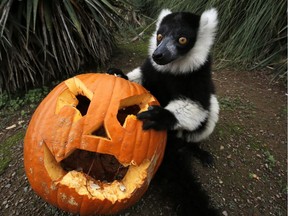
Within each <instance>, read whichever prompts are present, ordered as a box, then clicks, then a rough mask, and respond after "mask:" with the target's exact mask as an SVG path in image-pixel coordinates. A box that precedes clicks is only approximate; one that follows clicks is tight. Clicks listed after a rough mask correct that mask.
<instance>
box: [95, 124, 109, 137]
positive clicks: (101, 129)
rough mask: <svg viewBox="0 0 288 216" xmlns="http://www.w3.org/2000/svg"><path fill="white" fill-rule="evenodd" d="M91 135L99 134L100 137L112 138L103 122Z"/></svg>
mask: <svg viewBox="0 0 288 216" xmlns="http://www.w3.org/2000/svg"><path fill="white" fill-rule="evenodd" d="M91 135H94V136H98V137H103V138H105V139H109V140H110V138H109V136H108V135H107V133H106V130H105V127H104V124H102V125H101V126H100V127H99V128H98V129H96V130H94V131H92V133H91Z"/></svg>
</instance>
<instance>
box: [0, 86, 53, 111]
mask: <svg viewBox="0 0 288 216" xmlns="http://www.w3.org/2000/svg"><path fill="white" fill-rule="evenodd" d="M48 92H49V89H48V88H47V87H42V88H36V89H30V90H29V91H28V92H26V93H25V95H20V96H14V97H12V98H10V97H9V95H8V94H7V92H3V93H2V94H0V116H1V115H3V116H5V115H7V114H9V113H13V112H15V111H18V110H20V109H22V108H23V107H24V106H27V105H29V106H30V108H35V107H36V106H37V104H38V103H39V102H40V101H41V100H42V99H43V98H44V97H45V96H46V95H47V94H48Z"/></svg>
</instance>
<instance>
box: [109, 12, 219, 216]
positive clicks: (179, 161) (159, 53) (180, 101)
mask: <svg viewBox="0 0 288 216" xmlns="http://www.w3.org/2000/svg"><path fill="white" fill-rule="evenodd" d="M217 23H218V20H217V11H216V10H215V9H209V10H206V11H204V12H203V13H202V14H201V15H200V16H199V15H196V14H193V13H189V12H176V13H172V12H171V11H170V10H168V9H164V10H162V12H161V13H160V15H159V17H158V20H157V23H156V31H155V33H154V34H153V36H152V38H151V40H150V48H149V57H148V58H147V59H146V61H145V62H144V64H143V65H142V66H141V67H138V68H136V69H134V70H133V71H131V72H129V73H127V75H125V74H124V73H123V72H122V71H121V70H119V69H115V68H111V69H109V70H108V73H110V74H115V75H117V76H120V77H123V78H125V79H128V80H130V81H132V82H137V83H139V84H141V85H143V86H144V87H145V88H146V89H148V90H149V91H150V92H151V93H152V94H153V95H154V96H155V97H156V98H157V99H158V100H159V102H160V104H161V106H151V107H149V109H148V110H147V111H145V112H141V113H139V114H138V115H137V118H138V119H140V120H142V121H143V129H145V130H148V129H155V130H168V131H169V132H168V143H167V147H166V148H167V149H166V153H165V157H164V162H165V160H166V165H165V163H164V165H163V166H164V168H163V169H164V170H165V166H166V171H168V172H170V174H168V175H167V174H164V175H166V177H167V178H170V179H171V180H172V179H173V181H174V182H177V185H179V184H180V185H182V186H183V189H182V192H183V194H184V195H183V196H186V195H187V194H190V195H191V197H192V198H193V199H192V198H190V199H187V196H186V197H185V200H184V199H183V198H182V199H183V200H182V201H183V202H182V203H180V204H179V205H181V206H182V207H181V208H180V209H181V210H179V212H180V213H179V214H180V215H186V214H190V215H192V213H193V212H194V213H195V215H215V214H216V213H215V212H214V209H213V208H211V209H210V207H209V206H208V205H209V203H208V197H207V196H205V195H203V193H202V192H203V189H202V188H201V187H200V185H199V183H198V182H197V181H196V179H195V177H194V176H193V173H191V171H189V169H191V163H190V159H191V158H190V155H191V154H192V155H195V156H197V157H199V158H200V159H201V158H202V159H203V157H205V156H208V158H209V153H208V152H206V151H204V150H201V149H199V148H198V147H197V144H195V143H198V142H200V141H202V140H204V139H206V138H207V137H208V136H209V135H210V134H211V133H212V132H213V130H214V127H215V124H216V123H217V121H218V113H219V104H218V101H217V98H216V96H215V90H214V84H213V81H212V77H211V55H210V49H211V47H212V45H213V42H214V38H215V33H216V29H217ZM195 151H197V153H195ZM177 157H178V158H177ZM167 160H168V161H167ZM203 160H206V159H203ZM207 160H208V162H209V161H210V159H207ZM183 162H184V163H183ZM183 164H184V165H183ZM173 167H174V168H173ZM182 169H185V170H183V171H184V172H181V170H182ZM177 173H179V176H178V174H177ZM183 173H185V174H184V177H183V175H182V177H181V175H180V174H183ZM169 176H170V177H169ZM181 179H182V180H181ZM176 180H177V181H176ZM189 181H190V182H189ZM177 185H175V187H177ZM189 190H191V192H189ZM197 191H198V192H197ZM179 193H181V192H179ZM176 194H177V193H176ZM185 194H186V195H185ZM172 196H173V194H172ZM175 196H177V195H175ZM197 196H198V197H197ZM201 196H202V198H203V200H205V201H201ZM179 197H181V196H180V194H179ZM194 198H195V199H196V200H197V199H198V201H199V202H202V203H200V204H199V205H200V206H202V207H200V206H199V208H198V213H199V214H197V213H196V212H195V210H194V209H195V208H193V205H196V206H194V207H196V209H197V205H198V204H197V203H199V202H198V201H197V202H196V204H195V200H194ZM177 199H178V198H177ZM180 200H181V198H180ZM183 203H184V204H183ZM205 208H206V210H205ZM201 209H202V210H203V212H202V210H201ZM201 212H202V213H201ZM193 215H194V214H193Z"/></svg>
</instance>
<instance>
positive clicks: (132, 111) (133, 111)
mask: <svg viewBox="0 0 288 216" xmlns="http://www.w3.org/2000/svg"><path fill="white" fill-rule="evenodd" d="M140 110H141V109H140V107H139V105H132V106H128V107H123V108H121V109H120V110H118V113H117V120H118V121H119V123H120V124H121V125H122V126H123V125H124V122H125V119H126V117H127V116H128V115H135V116H136V115H137V113H138V112H139V111H140Z"/></svg>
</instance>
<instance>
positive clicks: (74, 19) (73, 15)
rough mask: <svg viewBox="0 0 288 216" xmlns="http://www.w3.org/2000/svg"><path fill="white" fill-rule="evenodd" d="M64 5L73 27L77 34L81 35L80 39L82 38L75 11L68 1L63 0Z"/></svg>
mask: <svg viewBox="0 0 288 216" xmlns="http://www.w3.org/2000/svg"><path fill="white" fill-rule="evenodd" d="M63 2H64V5H65V8H66V10H67V12H68V14H69V16H70V18H71V20H72V22H73V24H74V26H75V28H76V29H77V31H78V33H79V34H80V35H81V37H84V35H83V33H82V29H81V24H80V22H79V19H78V17H77V15H76V13H75V10H74V8H73V6H72V4H71V2H70V0H64V1H63Z"/></svg>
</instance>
